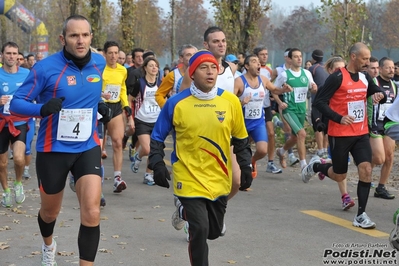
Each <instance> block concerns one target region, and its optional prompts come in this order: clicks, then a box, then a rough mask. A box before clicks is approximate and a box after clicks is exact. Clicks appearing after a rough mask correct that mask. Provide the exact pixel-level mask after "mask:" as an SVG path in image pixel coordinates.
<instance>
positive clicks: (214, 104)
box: [151, 89, 248, 200]
mask: <svg viewBox="0 0 399 266" xmlns="http://www.w3.org/2000/svg"><path fill="white" fill-rule="evenodd" d="M170 132H172V133H171V134H172V137H173V141H174V150H173V152H172V154H171V162H172V165H173V188H174V194H175V195H176V196H179V197H187V198H206V199H209V200H216V199H218V198H219V197H221V196H227V195H228V194H229V193H230V190H231V184H232V163H231V156H230V142H231V138H232V137H233V138H237V139H246V138H248V134H247V131H246V129H245V124H244V116H243V113H242V109H241V104H240V102H239V100H238V98H237V96H236V95H234V94H232V93H230V92H228V91H225V90H222V89H218V92H217V96H216V97H215V98H214V99H211V100H200V99H198V98H196V97H194V96H193V95H192V94H191V91H190V90H189V89H187V90H184V91H181V92H180V93H178V94H176V95H174V96H173V97H171V98H170V99H169V100H168V101H166V103H165V105H164V107H163V109H162V111H161V113H160V115H159V117H158V120H157V122H156V124H155V127H154V129H153V131H152V135H151V138H152V139H153V140H155V141H158V142H161V143H162V142H164V140H165V139H166V137H167V136H168V134H169V133H170Z"/></svg>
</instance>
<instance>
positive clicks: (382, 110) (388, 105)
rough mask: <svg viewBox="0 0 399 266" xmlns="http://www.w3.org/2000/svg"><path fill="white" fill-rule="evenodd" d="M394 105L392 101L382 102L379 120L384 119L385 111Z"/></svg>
mask: <svg viewBox="0 0 399 266" xmlns="http://www.w3.org/2000/svg"><path fill="white" fill-rule="evenodd" d="M391 106H392V103H384V104H380V110H379V111H378V120H380V121H384V118H385V112H386V111H387V110H388V109H389V107H391Z"/></svg>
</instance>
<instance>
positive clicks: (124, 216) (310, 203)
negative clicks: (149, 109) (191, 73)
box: [0, 143, 399, 266]
mask: <svg viewBox="0 0 399 266" xmlns="http://www.w3.org/2000/svg"><path fill="white" fill-rule="evenodd" d="M168 146H169V147H170V146H171V145H170V143H169V144H168ZM107 151H108V154H109V155H110V154H111V147H109V146H108V147H107ZM169 152H170V151H168V153H169ZM124 156H125V160H124V167H123V171H122V176H123V178H124V179H125V181H126V182H127V185H128V187H127V189H126V190H125V191H123V192H122V193H121V194H114V193H113V192H112V181H113V180H112V178H111V175H112V173H113V167H112V155H111V156H109V157H108V159H106V160H104V165H105V172H106V175H105V176H106V180H105V183H104V188H103V191H104V194H105V197H106V200H107V205H106V207H104V208H102V211H101V217H102V221H101V240H100V244H99V252H98V254H97V257H96V263H95V264H96V265H135V266H147V265H162V266H177V265H189V258H188V253H187V242H186V237H185V234H184V232H183V230H182V231H176V230H175V229H174V228H173V227H172V226H171V221H170V218H171V215H172V213H173V212H174V210H175V207H174V205H173V195H172V190H171V189H165V188H161V187H157V186H148V185H145V184H143V183H142V181H143V175H144V170H145V169H144V168H145V165H144V164H143V165H142V166H141V167H140V172H139V173H137V174H133V173H132V172H131V170H130V162H129V161H128V159H127V151H124ZM310 156H311V155H308V158H309V159H310ZM33 162H34V161H33ZM277 164H278V162H277ZM265 165H266V160H265V159H263V160H261V161H260V162H258V171H259V173H258V178H257V179H256V180H254V182H253V186H252V190H251V191H247V192H239V193H238V194H237V195H236V196H235V197H234V198H233V199H232V200H231V201H229V204H228V208H227V214H226V220H225V223H226V225H227V232H226V235H225V236H224V237H221V238H219V239H217V240H214V241H209V242H208V243H209V250H210V252H209V259H210V265H221V266H223V265H230V264H234V265H245V266H261V265H269V266H301V265H303V266H313V265H314V266H319V265H332V263H333V262H332V260H329V259H337V260H340V259H342V261H341V264H338V263H340V262H336V264H337V265H348V264H349V263H352V265H380V264H379V263H380V262H381V263H382V260H385V264H381V265H398V259H399V256H397V254H396V253H395V252H393V250H392V249H391V248H390V246H389V244H388V235H389V233H390V231H391V229H392V228H393V224H392V214H393V212H394V211H395V210H396V209H397V208H398V207H399V204H398V199H394V200H390V201H388V200H382V199H377V198H375V197H374V196H373V189H372V190H371V191H370V198H369V203H368V206H367V210H366V211H367V213H368V215H369V216H370V218H371V219H372V220H373V221H374V222H376V223H377V227H376V229H375V230H362V229H356V228H354V227H353V226H352V225H351V222H352V220H353V218H354V216H355V214H356V209H357V208H356V207H357V201H356V206H355V207H354V208H352V209H351V210H349V211H345V212H344V211H342V210H341V200H340V195H339V192H338V187H337V185H336V183H335V182H333V181H331V180H329V179H328V178H326V179H325V180H324V181H319V180H318V178H317V177H316V178H313V179H312V180H311V181H310V182H309V183H307V184H304V183H303V182H302V180H301V177H300V175H299V173H300V171H299V168H298V167H296V168H291V167H288V168H287V169H284V172H283V173H282V174H269V173H266V172H265V171H264V170H265ZM12 166H13V165H12V163H10V164H9V172H10V177H11V178H13V170H12ZM396 171H397V166H395V168H394V173H395V172H396ZM30 172H31V174H32V179H31V180H27V181H25V182H24V186H25V190H26V200H25V202H24V203H23V204H21V205H19V206H17V205H14V207H13V208H10V209H7V208H3V207H0V265H1V266H3V265H7V266H9V265H16V266H25V265H29V266H30V265H39V264H40V257H41V255H40V251H41V244H42V240H41V236H40V232H39V228H38V225H37V212H38V209H39V206H40V198H39V193H38V189H37V181H36V176H35V167H34V164H33V165H32V167H31V171H30ZM350 172H351V175H350V176H351V178H350V181H349V182H348V183H349V184H348V188H349V192H350V194H351V196H352V197H355V196H356V182H355V180H356V173H355V167H354V166H353V165H351V166H350ZM375 174H376V175H378V169H376V170H375ZM10 183H11V181H10ZM390 189H391V190H394V189H393V188H390ZM395 195H397V196H399V194H398V191H396V190H395ZM79 224H80V222H79V207H78V201H77V199H76V196H75V194H74V193H73V192H72V191H71V190H70V189H69V187H68V184H67V185H66V188H65V195H64V202H63V208H62V213H61V214H60V216H59V217H58V219H57V223H56V227H55V232H54V235H55V237H56V241H57V245H58V248H57V252H58V254H57V256H56V260H57V263H58V265H60V266H62V265H77V264H78V255H77V254H78V248H77V233H78V227H79ZM361 250H363V255H361V254H360V251H361ZM356 254H357V255H356ZM324 255H325V257H323V256H324ZM334 257H335V258H334ZM377 260H378V261H377ZM327 263H330V264H327ZM345 263H346V264H345Z"/></svg>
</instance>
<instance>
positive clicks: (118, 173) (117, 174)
mask: <svg viewBox="0 0 399 266" xmlns="http://www.w3.org/2000/svg"><path fill="white" fill-rule="evenodd" d="M121 174H122V172H121V171H114V178H115V177H117V176H121Z"/></svg>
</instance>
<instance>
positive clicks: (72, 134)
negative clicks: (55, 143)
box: [57, 108, 93, 142]
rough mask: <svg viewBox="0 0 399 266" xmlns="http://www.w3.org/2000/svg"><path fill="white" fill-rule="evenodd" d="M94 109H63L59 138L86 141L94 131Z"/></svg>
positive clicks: (58, 132)
mask: <svg viewBox="0 0 399 266" xmlns="http://www.w3.org/2000/svg"><path fill="white" fill-rule="evenodd" d="M92 120H93V109H92V108H86V109H61V111H60V113H59V118H58V128H57V140H62V141H81V142H83V141H86V140H88V139H89V138H90V136H91V133H92Z"/></svg>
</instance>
